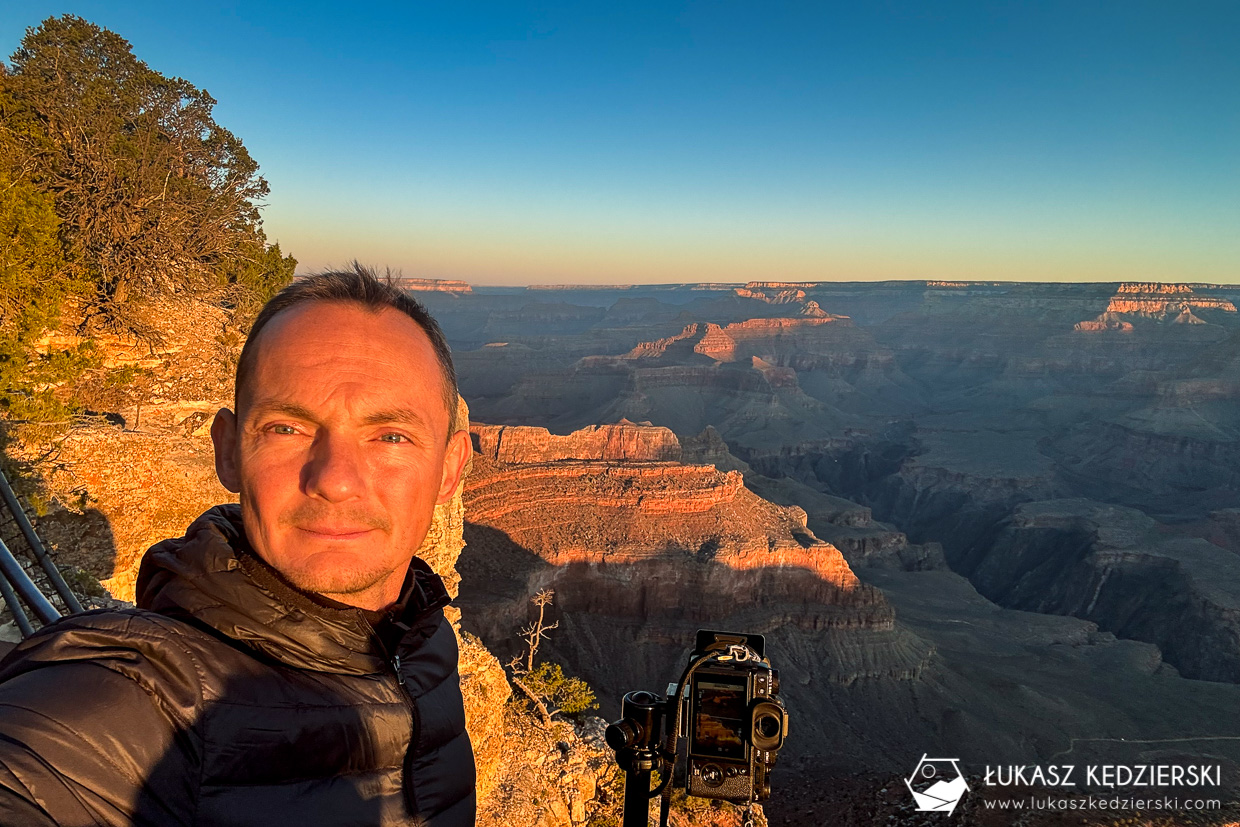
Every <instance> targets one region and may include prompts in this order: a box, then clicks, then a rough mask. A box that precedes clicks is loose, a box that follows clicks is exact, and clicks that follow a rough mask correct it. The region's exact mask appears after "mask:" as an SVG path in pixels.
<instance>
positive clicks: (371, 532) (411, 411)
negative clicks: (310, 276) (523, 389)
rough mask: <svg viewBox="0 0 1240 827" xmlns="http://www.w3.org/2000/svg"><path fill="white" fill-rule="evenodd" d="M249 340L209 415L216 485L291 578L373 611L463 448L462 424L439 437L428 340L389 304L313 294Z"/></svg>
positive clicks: (400, 571) (458, 466) (262, 549)
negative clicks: (231, 393) (236, 391)
mask: <svg viewBox="0 0 1240 827" xmlns="http://www.w3.org/2000/svg"><path fill="white" fill-rule="evenodd" d="M257 346H258V350H257V352H256V353H255V354H254V355H255V359H254V362H253V371H252V372H251V373H250V375H249V378H248V380H247V384H246V387H245V389H244V392H243V395H242V398H241V399H239V400H238V403H237V404H238V407H239V409H240V410H238V412H237V413H236V414H235V415H234V414H233V413H232V412H231V411H228V410H222V411H220V413H219V414H218V415H217V416H216V421H215V422H214V423H213V425H212V429H211V436H212V439H213V441H214V443H215V457H216V470H217V472H218V474H219V477H220V482H222V483H223V484H224V487H225V488H227V489H229V490H230V491H233V492H237V493H240V495H241V513H242V518H243V520H244V522H245V529H246V534H247V536H248V537H249V540H250V542H251V543H252V544H253V546H254V550H255V551H256V552H257V553H258V554H259V556H260V557H262V558H263V559H264V560H265V561H267V563H269V564H270V565H271V566H273V567H274V568H275V569H277V570H278V571H280V573H281V574H283V575H284V577H285V578H286V579H288V580H289V581H290V582H291V583H292V584H293V585H295V586H297V587H298V588H300V589H302V590H304V591H308V592H314V593H318V594H322V595H324V596H327V597H330V598H332V599H334V600H338V601H340V602H342V603H347V604H349V605H353V606H359V607H361V608H366V609H381V608H383V607H384V606H387V605H388V604H390V603H392V602H393V601H394V600H395V599H396V598H397V597H398V596H399V593H400V586H401V583H402V582H403V580H404V577H405V573H406V571H407V569H408V567H409V561H410V559H411V558H412V557H413V555H414V552H416V551H417V549H418V546H419V545H420V544H421V543H422V540H423V538H424V537H425V536H426V531H427V529H428V528H429V527H430V524H431V519H432V516H433V513H434V507H435V505H436V503H442V502H447V501H448V499H450V498H451V497H452V494H453V491H454V490H455V489H456V485H457V482H458V481H459V479H460V476H461V472H462V471H463V469H464V467H465V462H466V460H467V459H468V456H469V436H468V434H467V433H466V432H464V431H458V432H457V433H455V434H453V435H452V438H451V439H446V437H447V434H448V423H449V416H448V411H447V410H446V408H445V406H444V399H443V391H442V389H443V378H442V373H441V372H440V369H439V363H438V361H437V360H436V358H435V352H434V349H433V348H432V346H431V342H430V339H429V338H428V337H427V335H426V334H425V333H424V332H423V331H422V329H421V328H420V327H419V326H418V325H417V323H416V322H414V321H413V320H412V319H410V318H409V317H408V316H406V315H405V314H403V313H401V312H400V311H397V310H392V309H390V308H389V309H384V310H383V311H381V312H379V313H372V312H370V311H368V310H366V309H365V308H363V307H361V306H360V305H357V304H353V303H348V302H310V303H308V304H303V305H298V306H295V307H293V308H290V309H289V310H286V311H284V312H281V313H279V314H278V315H276V316H275V317H274V318H272V320H271V321H270V322H269V323H268V325H267V326H266V327H265V328H264V329H263V330H262V331H261V332H260V334H259V341H258V343H257ZM445 443H446V444H445Z"/></svg>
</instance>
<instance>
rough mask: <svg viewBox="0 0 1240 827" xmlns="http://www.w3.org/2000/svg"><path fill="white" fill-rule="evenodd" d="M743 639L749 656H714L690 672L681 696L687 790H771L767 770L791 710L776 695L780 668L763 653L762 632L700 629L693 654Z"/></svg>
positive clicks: (752, 795)
mask: <svg viewBox="0 0 1240 827" xmlns="http://www.w3.org/2000/svg"><path fill="white" fill-rule="evenodd" d="M740 647H743V648H744V650H747V652H748V655H749V656H748V657H741V656H737V655H735V654H734V655H732V656H730V657H729V656H725V657H722V658H714V659H711V660H710V661H708V662H704V663H703V664H702V665H701V666H699V667H697V668H696V669H694V670H693V672H692V674H691V676H690V678H689V686H688V690H689V691H688V697H687V698H686V699H684V701H683V702H684V703H685V704H686V706H687V709H686V710H685V716H684V720H685V721H686V722H687V724H688V727H687V729H688V733H687V735H688V763H687V766H686V781H687V785H686V786H687V791H688V793H689V795H694V796H700V797H702V798H718V799H723V800H726V801H738V802H744V801H763V800H765V799H766V798H767V797H768V796H770V792H771V788H770V783H769V781H768V776H769V774H770V771H771V769H772V768H773V767H774V766H775V759H776V757H777V755H778V752H779V749H780V747H782V746H783V743H784V738H785V737H786V736H787V734H788V713H787V711H786V710H785V709H784V705H783V703H782V702H781V701H780V700H779V674H778V672H776V671H775V670H774V669H772V668H771V665H770V662H769V661H767V660H766V658H765V655H764V650H765V640H764V639H763V637H762V635H745V634H736V633H731V632H712V631H699V632H698V637H697V646H696V648H695V651H694V653H693V659H694V660H696V659H698V658H706V657H708V656H709V655H711V654H712V653H722V652H727V651H729V650H731V651H732V652H734V653H735V652H738V651H741V650H740ZM755 656H756V657H755Z"/></svg>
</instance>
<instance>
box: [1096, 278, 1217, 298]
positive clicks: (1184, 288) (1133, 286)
mask: <svg viewBox="0 0 1240 827" xmlns="http://www.w3.org/2000/svg"><path fill="white" fill-rule="evenodd" d="M1199 286H1200V285H1199ZM1116 292H1117V293H1119V294H1120V295H1121V296H1122V295H1124V294H1125V293H1137V294H1140V295H1142V296H1146V295H1164V296H1173V295H1181V294H1184V293H1191V292H1193V285H1191V284H1161V283H1159V282H1153V281H1145V282H1141V281H1129V282H1124V283H1123V284H1121V285H1120V286H1119V290H1117V291H1116Z"/></svg>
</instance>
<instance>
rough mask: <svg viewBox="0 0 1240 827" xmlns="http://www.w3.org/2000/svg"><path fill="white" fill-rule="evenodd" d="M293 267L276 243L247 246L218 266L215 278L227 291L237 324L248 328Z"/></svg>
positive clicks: (291, 260)
mask: <svg viewBox="0 0 1240 827" xmlns="http://www.w3.org/2000/svg"><path fill="white" fill-rule="evenodd" d="M296 268H297V260H296V259H295V258H293V257H292V256H286V255H284V254H283V253H281V252H280V245H279V244H272V245H271V246H270V247H267V246H264V245H262V244H251V245H249V246H248V247H246V248H245V249H244V250H242V251H241V254H240V255H238V256H237V257H235V258H232V259H229V260H228V261H225V262H224V263H222V264H221V265H220V266H219V268H218V269H217V271H216V278H217V279H218V281H219V283H220V284H221V285H224V286H227V287H228V288H230V289H231V291H232V293H233V296H234V298H233V302H234V307H235V310H236V316H237V317H238V322H240V323H241V326H243V327H249V324H250V322H252V321H253V319H254V317H255V316H256V315H258V311H259V309H260V308H261V307H262V306H263V305H264V304H265V303H266V302H267V300H268V299H270V298H271V297H272V296H274V295H275V294H276V293H278V292H280V290H281V289H282V288H283V287H285V286H286V285H287V284H289V282H291V281H292V280H293V271H294V270H295V269H296Z"/></svg>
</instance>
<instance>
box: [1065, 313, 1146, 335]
mask: <svg viewBox="0 0 1240 827" xmlns="http://www.w3.org/2000/svg"><path fill="white" fill-rule="evenodd" d="M1073 329H1074V330H1079V331H1081V332H1083V333H1098V332H1100V331H1104V330H1115V331H1119V332H1121V333H1130V332H1131V331H1132V322H1126V321H1124V320H1123V319H1121V318H1120V317H1119V315H1118V314H1117V313H1115V312H1113V311H1110V310H1108V311H1106V312H1105V313H1103V314H1102V315H1100V316H1099V317H1098V318H1096V319H1091V320H1090V321H1087V322H1077V323H1076V324H1075V325H1073Z"/></svg>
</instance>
